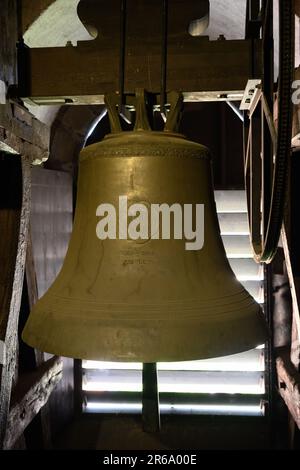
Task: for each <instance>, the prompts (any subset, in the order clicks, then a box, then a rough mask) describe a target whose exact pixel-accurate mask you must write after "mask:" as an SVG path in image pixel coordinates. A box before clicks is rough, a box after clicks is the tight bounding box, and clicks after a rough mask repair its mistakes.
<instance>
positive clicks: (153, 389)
mask: <svg viewBox="0 0 300 470" xmlns="http://www.w3.org/2000/svg"><path fill="white" fill-rule="evenodd" d="M142 403H143V408H142V418H143V429H144V431H145V432H149V433H155V432H158V431H159V429H160V412H159V394H158V388H157V368H156V363H155V362H153V363H144V364H143V393H142Z"/></svg>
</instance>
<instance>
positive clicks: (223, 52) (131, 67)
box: [19, 0, 261, 104]
mask: <svg viewBox="0 0 300 470" xmlns="http://www.w3.org/2000/svg"><path fill="white" fill-rule="evenodd" d="M126 11H127V18H128V21H127V25H126V31H127V33H126V57H125V61H124V93H125V94H126V95H128V94H133V93H134V92H135V89H136V88H145V89H146V90H148V91H149V92H152V93H156V94H159V93H160V91H161V62H162V50H161V49H162V48H161V40H162V38H161V34H162V31H161V21H149V18H161V1H160V0H159V1H158V0H155V1H152V2H149V1H147V0H142V1H140V2H139V5H138V8H137V7H136V1H135V0H127V2H126ZM206 12H207V1H199V2H194V1H192V0H187V1H185V2H182V1H181V0H172V2H169V8H168V24H167V30H168V60H167V66H166V70H165V73H166V92H170V91H171V90H181V91H183V92H184V93H185V99H186V100H188V101H189V100H190V101H193V100H197V99H199V96H201V93H204V95H205V96H210V98H211V99H217V96H218V95H219V96H222V95H224V94H226V93H229V92H234V91H238V92H240V93H241V92H242V91H243V90H244V88H245V85H246V83H247V80H248V78H249V77H251V76H252V75H253V69H255V72H256V73H258V74H259V73H260V72H261V41H260V40H259V39H249V40H230V41H227V40H217V41H209V39H208V37H206V36H201V37H192V36H190V35H189V33H188V25H189V23H190V21H191V20H193V19H196V18H201V16H203V15H205V14H206ZM78 13H79V17H80V19H81V20H82V22H83V23H84V24H85V25H92V26H93V27H94V28H96V29H97V30H98V31H101V34H99V35H98V37H97V38H96V39H94V40H92V41H79V42H78V44H77V46H76V47H73V46H68V47H58V48H34V49H29V48H23V47H22V48H21V49H20V51H19V53H20V54H19V60H20V61H21V63H22V64H23V66H22V67H21V68H20V76H19V83H20V85H22V86H21V88H20V89H19V94H20V96H21V97H22V98H24V99H25V98H27V99H29V100H32V101H36V102H40V103H46V102H50V103H51V102H52V103H55V102H58V103H59V102H60V103H72V102H73V103H74V104H97V103H103V95H104V94H108V93H115V91H116V90H118V89H119V79H120V77H119V63H120V38H119V35H118V34H116V31H119V29H120V21H121V19H120V15H121V8H120V1H119V0H111V1H110V2H106V1H95V0H85V1H84V2H80V3H79V6H78ZM237 99H239V98H237Z"/></svg>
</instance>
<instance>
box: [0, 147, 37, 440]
mask: <svg viewBox="0 0 300 470" xmlns="http://www.w3.org/2000/svg"><path fill="white" fill-rule="evenodd" d="M18 158H19V159H20V157H18ZM0 163H1V164H2V167H1V170H2V171H1V176H2V178H1V180H2V181H1V189H0V209H1V210H0V233H1V237H0V260H1V270H0V340H1V341H2V342H3V345H4V354H3V364H1V365H0V390H1V393H0V448H1V447H2V444H3V439H4V434H5V429H6V423H7V418H8V411H9V405H10V397H11V387H12V383H13V377H14V374H15V370H16V360H17V359H16V356H17V354H16V351H17V341H18V339H17V333H18V319H19V310H20V305H21V297H22V287H23V277H24V267H25V258H26V243H27V231H28V223H29V212H30V211H29V207H30V162H29V160H28V159H26V158H22V160H21V159H20V160H19V161H17V159H14V160H13V161H11V158H10V157H7V156H6V157H2V161H1V162H0Z"/></svg>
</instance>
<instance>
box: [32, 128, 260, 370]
mask: <svg viewBox="0 0 300 470" xmlns="http://www.w3.org/2000/svg"><path fill="white" fill-rule="evenodd" d="M120 196H127V198H128V207H129V206H130V205H131V204H134V203H141V204H144V206H145V207H147V208H149V211H150V208H151V205H152V204H163V203H165V204H168V205H169V206H171V205H172V204H174V203H178V204H180V205H181V206H182V207H184V204H192V205H193V206H195V205H196V204H204V244H203V247H202V248H201V249H199V250H187V249H186V242H187V240H186V239H185V238H184V237H183V238H182V239H174V237H172V236H171V237H170V239H162V238H161V237H158V238H157V237H156V238H155V237H152V238H151V237H149V238H148V239H138V240H132V239H126V238H124V239H120V238H119V237H118V238H117V239H109V238H108V239H105V240H101V239H99V238H98V237H97V235H96V227H97V223H98V222H99V220H100V218H99V217H97V215H96V211H97V207H98V206H99V204H101V203H109V204H112V205H113V206H114V207H115V208H116V210H117V212H116V213H117V216H118V207H119V197H120ZM171 220H172V219H171ZM117 225H119V224H118V220H117ZM171 225H172V224H171ZM117 234H118V226H117ZM266 331H267V330H266V326H265V321H264V318H263V314H262V312H261V309H260V306H259V305H258V304H257V303H256V302H255V301H254V300H253V298H252V297H251V296H250V295H249V294H248V293H247V292H246V291H245V289H244V288H243V287H242V286H241V284H240V283H239V282H238V281H237V280H236V278H235V276H234V274H233V272H232V270H231V268H230V266H229V263H228V261H227V258H226V255H225V251H224V247H223V243H222V240H221V236H220V232H219V225H218V220H217V213H216V207H215V201H214V194H213V186H212V175H211V162H210V157H209V153H208V150H207V149H206V148H205V147H203V146H201V145H199V144H196V143H193V142H190V141H188V140H186V139H185V138H184V137H183V136H181V135H179V134H172V133H168V132H150V131H135V132H126V133H120V134H115V135H114V134H112V135H110V136H107V137H106V138H105V139H104V140H103V141H102V142H100V143H97V144H94V145H91V146H89V147H87V148H85V149H84V150H83V151H82V152H81V156H80V168H79V181H78V195H77V205H76V213H75V220H74V228H73V233H72V237H71V240H70V244H69V248H68V252H67V255H66V258H65V261H64V264H63V267H62V269H61V272H60V273H59V275H58V277H57V279H56V280H55V282H54V283H53V285H52V286H51V287H50V289H49V290H48V291H47V292H46V294H45V295H44V296H43V297H42V298H41V299H40V300H39V301H38V302H37V304H36V305H35V306H34V308H33V310H32V312H31V314H30V317H29V319H28V322H27V324H26V326H25V329H24V332H23V339H24V341H25V342H26V343H28V344H30V345H31V346H33V347H35V348H37V349H39V350H43V351H47V352H50V353H54V354H58V355H62V356H70V357H75V358H85V359H94V360H107V361H110V360H111V361H139V362H158V361H181V360H182V361H184V360H193V359H202V358H209V357H217V356H222V355H227V354H234V353H237V352H240V351H244V350H248V349H251V348H254V347H256V346H257V345H259V344H261V343H263V342H264V341H265V339H266Z"/></svg>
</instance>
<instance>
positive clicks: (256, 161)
mask: <svg viewBox="0 0 300 470" xmlns="http://www.w3.org/2000/svg"><path fill="white" fill-rule="evenodd" d="M249 3H250V2H248V4H249ZM278 3H279V27H278V31H279V52H278V80H277V84H275V85H274V52H273V0H266V1H263V2H262V9H261V11H260V14H259V21H260V24H261V38H262V76H261V77H260V78H258V79H255V80H249V82H248V85H247V88H246V90H245V94H244V98H243V102H244V103H243V104H244V110H245V113H244V168H245V187H246V194H247V205H248V217H249V229H250V239H251V244H252V249H253V256H254V259H255V261H257V262H263V263H270V262H271V261H272V260H273V258H274V256H275V253H276V250H277V246H278V242H279V238H280V232H281V227H282V222H283V214H284V207H285V199H286V192H287V191H286V189H287V169H288V161H289V155H290V151H291V138H292V112H293V109H292V96H291V95H292V81H293V76H294V22H295V20H294V15H295V11H294V2H293V1H287V2H286V1H282V2H278ZM275 78H276V77H275ZM245 103H246V105H245Z"/></svg>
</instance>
